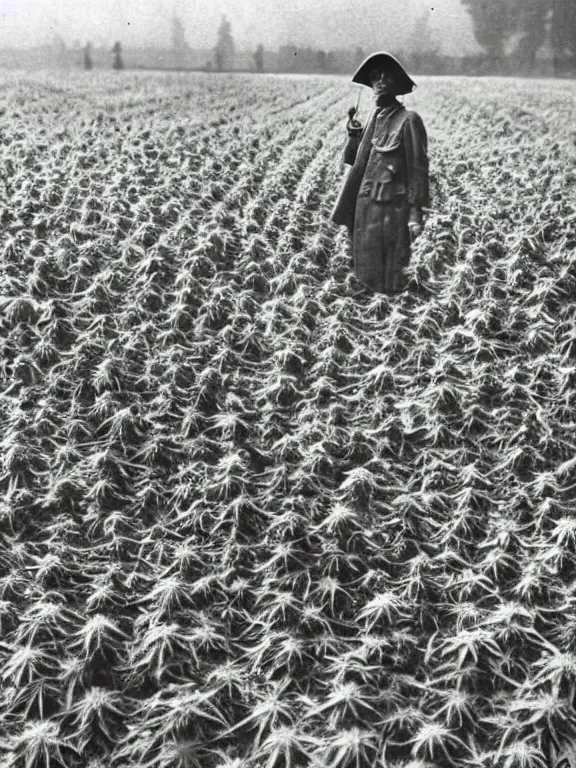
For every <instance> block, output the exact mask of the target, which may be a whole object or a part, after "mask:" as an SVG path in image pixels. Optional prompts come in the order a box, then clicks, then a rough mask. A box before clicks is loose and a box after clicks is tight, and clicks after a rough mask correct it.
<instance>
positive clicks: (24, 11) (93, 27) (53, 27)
mask: <svg viewBox="0 0 576 768" xmlns="http://www.w3.org/2000/svg"><path fill="white" fill-rule="evenodd" d="M174 14H177V15H178V16H179V17H180V19H181V20H182V22H183V24H184V27H185V30H186V40H187V42H188V44H189V45H190V46H191V47H193V48H194V47H198V48H206V47H211V46H213V45H214V43H215V42H216V38H217V33H218V26H219V24H220V21H221V18H222V14H226V16H227V18H228V20H229V21H230V22H231V25H232V31H233V35H234V41H235V43H236V45H237V47H238V48H239V49H242V48H246V49H253V48H255V47H256V46H257V45H258V44H260V43H261V44H263V45H264V46H265V47H266V48H278V47H280V46H282V45H286V44H288V43H290V44H297V45H300V46H314V47H320V48H326V49H332V48H349V47H355V46H360V47H362V48H365V49H367V50H371V49H374V50H377V49H381V48H384V49H386V48H391V49H402V50H409V49H410V48H411V47H412V46H413V45H417V43H418V41H416V40H414V39H411V34H410V33H411V31H412V30H413V29H414V23H415V21H416V19H422V17H423V16H426V15H428V16H429V31H430V33H431V34H432V35H433V37H434V40H435V43H436V44H437V45H438V47H439V51H440V52H442V53H445V54H448V55H455V56H458V55H462V54H466V53H469V52H470V53H471V52H475V51H477V50H478V49H479V46H478V44H477V43H476V41H475V39H474V35H473V32H472V24H471V21H470V16H469V14H468V13H467V12H466V11H465V9H464V8H463V7H462V5H461V3H460V0H428V2H426V1H425V0H362V2H358V0H0V48H8V47H20V46H23V47H27V46H35V45H43V44H49V43H50V42H51V41H52V40H53V39H54V36H55V35H58V36H60V37H61V38H63V40H64V41H65V42H66V44H69V45H72V44H74V43H79V44H81V45H83V44H84V43H86V42H87V41H88V40H90V41H92V42H93V43H94V44H95V45H97V46H98V45H108V44H109V42H110V40H121V41H122V44H123V45H125V46H135V47H140V46H144V45H151V46H165V45H168V44H169V41H170V33H171V26H170V25H171V19H172V17H173V15H174Z"/></svg>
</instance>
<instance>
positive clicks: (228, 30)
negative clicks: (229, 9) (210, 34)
mask: <svg viewBox="0 0 576 768" xmlns="http://www.w3.org/2000/svg"><path fill="white" fill-rule="evenodd" d="M214 54H215V58H216V68H217V69H218V70H220V71H221V70H223V69H233V67H234V40H233V39H232V27H231V24H230V22H229V21H228V19H227V18H226V16H222V21H221V23H220V27H219V29H218V42H217V43H216V46H215V48H214Z"/></svg>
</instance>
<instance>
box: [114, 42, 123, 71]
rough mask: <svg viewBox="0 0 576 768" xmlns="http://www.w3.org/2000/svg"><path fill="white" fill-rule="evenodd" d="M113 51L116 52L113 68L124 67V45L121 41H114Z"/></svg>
mask: <svg viewBox="0 0 576 768" xmlns="http://www.w3.org/2000/svg"><path fill="white" fill-rule="evenodd" d="M112 53H113V54H114V60H113V62H112V69H124V61H123V60H122V46H121V45H120V43H119V42H116V43H114V46H113V48H112Z"/></svg>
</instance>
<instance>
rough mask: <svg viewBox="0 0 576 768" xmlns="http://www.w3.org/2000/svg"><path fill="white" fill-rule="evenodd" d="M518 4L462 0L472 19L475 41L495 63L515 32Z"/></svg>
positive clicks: (515, 0)
mask: <svg viewBox="0 0 576 768" xmlns="http://www.w3.org/2000/svg"><path fill="white" fill-rule="evenodd" d="M522 1H523V0H520V2H522ZM518 3H519V0H462V4H463V5H464V7H465V8H467V10H468V12H469V13H470V16H471V17H472V27H473V29H474V36H475V37H476V40H477V41H478V43H479V44H480V45H481V46H482V48H484V50H485V51H486V53H487V54H488V56H490V57H491V58H492V59H494V60H496V61H499V60H501V59H502V58H503V56H504V51H505V46H506V43H507V42H508V40H509V39H510V37H511V36H512V35H513V34H514V32H515V31H516V30H517V14H516V13H515V11H517V10H518Z"/></svg>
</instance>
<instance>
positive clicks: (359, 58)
mask: <svg viewBox="0 0 576 768" xmlns="http://www.w3.org/2000/svg"><path fill="white" fill-rule="evenodd" d="M365 58H366V53H365V52H364V49H363V48H360V46H358V47H357V48H356V50H355V51H354V60H355V64H356V66H359V65H360V64H362V62H363V61H364V59H365Z"/></svg>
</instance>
